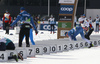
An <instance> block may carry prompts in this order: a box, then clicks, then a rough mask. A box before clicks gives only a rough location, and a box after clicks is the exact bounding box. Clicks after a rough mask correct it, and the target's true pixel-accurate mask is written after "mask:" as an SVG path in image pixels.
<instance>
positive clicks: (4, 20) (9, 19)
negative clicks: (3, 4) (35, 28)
mask: <svg viewBox="0 0 100 64" xmlns="http://www.w3.org/2000/svg"><path fill="white" fill-rule="evenodd" d="M3 22H5V23H7V22H9V23H11V16H10V14H9V13H8V14H7V13H5V14H4V16H3Z"/></svg>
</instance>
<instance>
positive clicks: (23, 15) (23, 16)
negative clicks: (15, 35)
mask: <svg viewBox="0 0 100 64" xmlns="http://www.w3.org/2000/svg"><path fill="white" fill-rule="evenodd" d="M19 20H20V22H21V23H22V24H24V22H28V23H30V24H32V26H33V27H34V29H35V30H37V29H36V27H35V24H34V21H33V18H32V17H31V15H30V14H29V13H27V12H26V11H23V12H21V13H20V14H19V15H18V16H17V18H16V20H15V21H14V22H13V23H12V24H11V26H13V25H15V24H16V23H17V22H18V21H19ZM22 24H21V25H22Z"/></svg>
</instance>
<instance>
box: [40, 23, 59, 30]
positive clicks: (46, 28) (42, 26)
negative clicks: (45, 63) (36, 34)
mask: <svg viewBox="0 0 100 64" xmlns="http://www.w3.org/2000/svg"><path fill="white" fill-rule="evenodd" d="M57 29H58V26H57V25H54V30H57ZM40 30H51V26H50V25H48V24H47V25H41V28H40Z"/></svg>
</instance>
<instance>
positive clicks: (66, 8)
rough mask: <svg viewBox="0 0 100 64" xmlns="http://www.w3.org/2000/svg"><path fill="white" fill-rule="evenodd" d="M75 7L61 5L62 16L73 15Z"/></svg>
mask: <svg viewBox="0 0 100 64" xmlns="http://www.w3.org/2000/svg"><path fill="white" fill-rule="evenodd" d="M73 9H74V5H61V7H60V14H73Z"/></svg>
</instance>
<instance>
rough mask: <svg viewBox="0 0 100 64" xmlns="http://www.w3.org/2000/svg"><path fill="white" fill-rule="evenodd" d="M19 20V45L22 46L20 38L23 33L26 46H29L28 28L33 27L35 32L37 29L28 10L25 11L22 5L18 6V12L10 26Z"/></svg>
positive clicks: (21, 38)
mask: <svg viewBox="0 0 100 64" xmlns="http://www.w3.org/2000/svg"><path fill="white" fill-rule="evenodd" d="M19 20H20V22H21V25H20V33H19V47H22V40H23V37H24V35H25V36H26V47H30V44H29V34H30V29H31V28H32V27H34V29H35V33H36V34H37V33H38V31H37V29H36V27H35V25H34V21H33V18H32V17H31V15H30V14H29V13H28V12H26V11H25V8H24V7H21V8H20V14H19V15H18V16H17V18H16V20H15V21H14V22H13V23H12V24H11V26H13V25H14V24H16V23H17V22H18V21H19Z"/></svg>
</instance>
